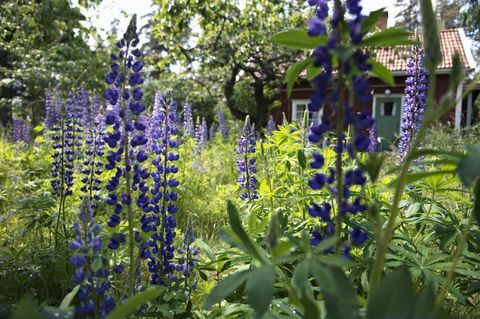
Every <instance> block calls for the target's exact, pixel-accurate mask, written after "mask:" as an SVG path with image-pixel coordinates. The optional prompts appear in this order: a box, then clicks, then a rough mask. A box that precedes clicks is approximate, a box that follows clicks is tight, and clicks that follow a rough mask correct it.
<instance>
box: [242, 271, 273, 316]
mask: <svg viewBox="0 0 480 319" xmlns="http://www.w3.org/2000/svg"><path fill="white" fill-rule="evenodd" d="M274 284H275V269H274V268H273V267H272V266H271V265H264V266H262V267H260V268H257V269H255V270H253V271H251V273H250V277H249V278H248V281H247V288H246V291H247V302H248V304H249V305H250V306H252V308H253V310H255V314H256V316H257V317H258V318H261V317H262V315H263V314H264V313H265V312H266V311H267V310H268V306H269V305H270V302H271V300H272V297H273V285H274Z"/></svg>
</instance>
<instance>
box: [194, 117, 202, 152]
mask: <svg viewBox="0 0 480 319" xmlns="http://www.w3.org/2000/svg"><path fill="white" fill-rule="evenodd" d="M201 151H202V124H201V122H200V117H199V116H197V122H196V125H195V146H194V149H193V152H194V154H200V152H201Z"/></svg>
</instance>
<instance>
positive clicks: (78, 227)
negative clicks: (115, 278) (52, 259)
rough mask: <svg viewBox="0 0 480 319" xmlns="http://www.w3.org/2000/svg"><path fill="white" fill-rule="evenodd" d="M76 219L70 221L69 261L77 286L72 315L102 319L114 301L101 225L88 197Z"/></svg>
mask: <svg viewBox="0 0 480 319" xmlns="http://www.w3.org/2000/svg"><path fill="white" fill-rule="evenodd" d="M77 218H78V221H75V222H74V224H73V229H74V233H75V238H74V239H73V240H72V242H71V243H70V249H71V250H72V251H73V252H74V255H73V256H72V257H71V258H70V263H71V264H73V265H74V266H75V268H76V269H75V273H74V275H73V283H74V284H75V285H80V289H79V291H78V294H77V296H78V299H79V304H78V305H77V306H76V308H75V312H76V316H75V317H76V318H77V317H78V318H94V317H97V316H99V317H100V318H105V317H106V316H107V315H108V314H109V313H110V312H111V311H112V310H113V308H114V307H115V301H114V299H113V297H112V296H111V295H110V289H111V284H110V281H109V279H108V277H109V271H108V269H107V259H106V258H105V257H103V256H102V240H101V237H100V226H99V225H98V224H96V223H95V221H94V218H93V209H92V206H91V203H90V201H89V200H88V199H84V200H83V201H82V204H81V205H80V212H79V214H78V215H77Z"/></svg>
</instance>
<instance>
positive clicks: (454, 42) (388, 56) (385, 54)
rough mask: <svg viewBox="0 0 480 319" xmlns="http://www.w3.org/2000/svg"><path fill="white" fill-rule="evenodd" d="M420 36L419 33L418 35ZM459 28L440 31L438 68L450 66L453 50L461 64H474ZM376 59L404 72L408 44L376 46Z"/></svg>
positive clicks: (408, 54) (445, 68) (469, 66)
mask: <svg viewBox="0 0 480 319" xmlns="http://www.w3.org/2000/svg"><path fill="white" fill-rule="evenodd" d="M420 37H421V35H420ZM465 42H466V39H465V35H464V34H463V30H461V29H447V30H442V31H440V51H441V52H442V62H440V65H439V66H438V67H437V69H439V70H442V69H443V70H448V69H451V68H452V65H453V61H452V56H453V55H454V53H455V52H458V54H459V55H460V60H461V62H462V64H463V66H464V67H465V68H467V69H474V68H475V66H474V65H473V62H472V61H471V59H469V58H468V55H469V54H470V52H467V50H469V49H468V45H467V43H465ZM373 55H374V56H375V57H376V59H377V60H378V61H379V62H381V63H382V64H384V65H385V66H386V67H387V69H389V70H390V71H391V72H404V71H406V70H407V60H408V57H409V56H410V47H409V46H397V47H388V48H376V49H375V50H374V54H373Z"/></svg>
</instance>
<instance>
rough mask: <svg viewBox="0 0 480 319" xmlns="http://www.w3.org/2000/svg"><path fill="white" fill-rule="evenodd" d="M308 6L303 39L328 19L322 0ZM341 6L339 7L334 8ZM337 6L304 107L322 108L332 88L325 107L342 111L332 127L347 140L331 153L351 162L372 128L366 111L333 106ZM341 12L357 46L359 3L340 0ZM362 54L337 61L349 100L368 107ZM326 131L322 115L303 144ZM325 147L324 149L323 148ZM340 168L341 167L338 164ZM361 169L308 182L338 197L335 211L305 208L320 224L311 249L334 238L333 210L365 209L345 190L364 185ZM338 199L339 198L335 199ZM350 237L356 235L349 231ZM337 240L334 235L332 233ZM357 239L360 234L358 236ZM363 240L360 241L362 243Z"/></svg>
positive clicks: (317, 163) (317, 162)
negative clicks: (311, 12)
mask: <svg viewBox="0 0 480 319" xmlns="http://www.w3.org/2000/svg"><path fill="white" fill-rule="evenodd" d="M308 3H309V5H311V6H315V9H316V16H315V17H314V18H313V19H312V20H311V21H310V22H309V27H310V28H309V35H310V36H316V35H319V34H326V30H327V28H326V26H325V23H326V17H327V16H328V10H329V9H328V5H327V3H328V1H327V0H315V1H314V0H309V1H308ZM340 5H341V4H340ZM341 11H342V8H339V7H337V5H335V6H334V9H333V14H332V16H331V19H330V25H331V28H330V34H329V36H328V40H327V43H326V44H325V45H320V46H318V47H317V48H316V49H315V50H314V51H313V53H312V57H313V59H314V65H315V66H317V67H321V68H322V69H323V70H322V72H321V73H320V74H319V75H317V76H316V77H315V78H314V79H313V81H312V82H313V85H314V92H313V94H312V96H311V101H310V103H309V105H308V109H309V111H311V112H318V111H320V109H321V108H322V107H323V105H324V102H325V100H326V95H327V88H329V87H332V92H331V103H332V105H333V107H334V109H333V111H334V114H335V115H336V114H338V113H337V112H338V110H336V108H338V107H342V108H343V109H342V113H343V118H344V123H336V125H337V127H338V125H340V126H341V127H343V126H345V127H347V126H349V125H350V126H351V127H352V128H353V137H352V139H351V140H347V139H346V135H345V133H344V132H342V133H340V134H337V136H336V142H335V145H333V149H334V150H335V152H336V153H337V158H339V157H340V156H341V153H343V152H344V151H345V150H346V151H348V153H349V155H350V156H351V157H353V158H355V156H356V152H366V151H367V150H368V148H369V145H370V137H369V134H368V130H370V128H371V127H372V125H373V124H374V120H373V119H372V117H371V114H370V111H363V112H360V113H357V112H355V111H354V110H353V106H352V105H350V104H349V103H348V102H346V103H344V105H338V100H339V96H340V93H341V92H340V88H339V86H338V82H335V81H332V71H333V60H332V57H333V50H335V49H336V47H337V46H338V45H339V42H340V41H339V40H340V37H341V36H343V34H342V33H340V30H339V24H340V18H341V16H340V12H341ZM346 11H347V12H348V14H349V21H346V22H347V23H348V31H349V38H350V41H351V42H352V43H353V44H358V43H360V42H361V41H362V39H363V36H364V34H363V32H362V25H361V24H362V20H363V18H364V17H363V15H362V13H361V11H362V7H361V6H360V1H359V0H349V1H347V2H346ZM368 58H369V56H368V53H367V52H365V51H364V50H361V49H356V50H355V51H354V52H353V55H352V57H351V58H350V59H349V60H347V61H342V62H343V63H342V69H341V71H342V73H343V74H345V75H350V76H351V79H352V86H353V90H354V93H355V98H356V100H357V101H359V102H361V103H366V104H368V103H371V100H372V97H371V94H370V91H371V90H370V87H369V84H368V82H367V77H366V74H364V73H365V71H368V70H370V69H371V65H370V64H369V63H368ZM354 68H355V69H358V70H359V71H360V72H358V73H357V74H355V75H351V73H352V70H353V69H354ZM330 128H331V124H330V119H329V117H327V116H326V115H323V116H322V118H321V121H320V123H318V124H316V125H314V126H313V127H312V128H311V130H310V131H311V134H310V135H309V140H310V142H312V143H319V142H320V141H322V140H323V142H324V143H326V142H327V139H326V136H325V133H327V132H328V131H329V130H330ZM325 146H326V145H324V147H325ZM313 159H314V160H313V161H312V162H311V163H310V165H311V167H312V168H314V169H322V168H323V166H324V158H323V155H322V154H320V153H314V154H313ZM339 165H340V168H341V164H339ZM364 173H365V172H364V170H363V169H361V168H353V169H348V170H342V174H338V173H337V172H336V171H335V169H333V168H328V171H327V172H322V173H316V174H314V176H313V177H312V178H311V180H310V181H309V185H310V187H311V188H313V189H315V190H317V189H318V190H319V189H323V188H326V189H327V190H328V191H329V192H330V193H331V195H332V196H333V197H337V194H339V192H341V193H340V194H342V195H343V196H341V197H337V198H338V199H340V198H341V202H338V203H336V204H337V205H338V206H339V207H337V209H336V210H332V207H331V204H330V203H329V202H325V203H323V204H317V203H312V206H311V207H310V208H309V209H308V212H309V214H310V216H311V217H314V218H320V219H321V220H322V222H323V225H324V226H323V230H322V231H323V233H322V232H320V231H318V230H315V231H313V232H312V244H314V245H317V244H318V243H319V242H320V241H322V240H324V239H325V238H328V237H329V236H332V235H334V232H335V227H334V224H333V217H332V212H334V211H337V212H338V213H337V214H340V215H345V214H347V213H350V214H357V213H361V212H365V211H366V209H367V207H366V205H365V204H364V203H363V199H362V198H361V197H359V196H354V195H353V194H352V193H351V191H350V188H351V187H352V186H354V185H363V184H364V183H365V182H366V178H365V177H364ZM338 179H341V181H342V184H343V185H342V187H343V189H336V187H337V186H336V185H337V181H338ZM339 201H340V200H339ZM355 235H356V233H355ZM337 236H340V234H337ZM362 236H363V235H362ZM362 236H357V237H355V236H353V237H352V240H351V242H352V244H353V245H355V244H358V243H360V242H362V241H363V237H362ZM365 240H366V239H365ZM350 249H351V248H350V247H349V246H345V247H344V255H346V256H348V255H349V252H350Z"/></svg>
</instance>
